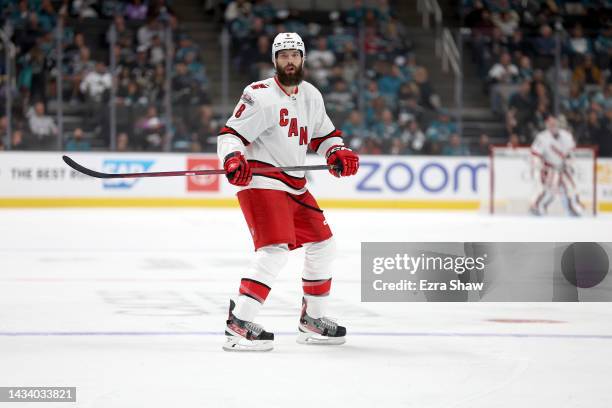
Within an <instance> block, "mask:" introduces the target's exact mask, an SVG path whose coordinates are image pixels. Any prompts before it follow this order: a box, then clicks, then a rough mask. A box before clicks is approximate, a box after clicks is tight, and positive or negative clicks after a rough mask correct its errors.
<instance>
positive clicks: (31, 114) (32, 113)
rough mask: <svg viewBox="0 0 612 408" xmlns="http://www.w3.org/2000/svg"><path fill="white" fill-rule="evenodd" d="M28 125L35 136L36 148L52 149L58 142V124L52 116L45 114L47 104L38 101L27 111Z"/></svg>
mask: <svg viewBox="0 0 612 408" xmlns="http://www.w3.org/2000/svg"><path fill="white" fill-rule="evenodd" d="M26 116H27V118H28V125H29V127H30V132H31V134H32V136H33V140H32V146H31V147H33V148H35V149H41V150H46V149H51V148H52V147H54V146H55V145H56V143H57V139H56V136H57V134H58V129H57V125H56V124H55V121H54V120H53V118H52V117H51V116H48V115H46V114H45V105H43V103H42V102H36V103H35V104H34V106H33V107H31V108H30V109H29V110H28V112H27V113H26Z"/></svg>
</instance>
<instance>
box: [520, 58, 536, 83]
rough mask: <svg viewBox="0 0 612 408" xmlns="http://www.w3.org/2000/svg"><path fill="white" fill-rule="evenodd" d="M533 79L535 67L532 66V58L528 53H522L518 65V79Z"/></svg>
mask: <svg viewBox="0 0 612 408" xmlns="http://www.w3.org/2000/svg"><path fill="white" fill-rule="evenodd" d="M531 79H533V67H532V66H531V59H530V58H529V57H528V56H527V55H522V56H521V57H520V59H519V66H518V81H521V82H522V81H525V80H531Z"/></svg>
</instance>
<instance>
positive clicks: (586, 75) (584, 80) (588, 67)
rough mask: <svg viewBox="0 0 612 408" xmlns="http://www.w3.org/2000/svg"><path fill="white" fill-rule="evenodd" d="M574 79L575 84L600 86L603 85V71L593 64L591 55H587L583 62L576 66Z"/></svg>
mask: <svg viewBox="0 0 612 408" xmlns="http://www.w3.org/2000/svg"><path fill="white" fill-rule="evenodd" d="M573 79H574V81H575V82H579V83H581V84H586V85H600V84H601V83H602V79H603V76H602V74H601V70H600V69H599V68H598V67H597V66H595V65H594V64H593V56H592V55H591V54H586V55H585V56H584V60H583V62H582V63H581V64H579V65H577V66H576V68H575V69H574V76H573Z"/></svg>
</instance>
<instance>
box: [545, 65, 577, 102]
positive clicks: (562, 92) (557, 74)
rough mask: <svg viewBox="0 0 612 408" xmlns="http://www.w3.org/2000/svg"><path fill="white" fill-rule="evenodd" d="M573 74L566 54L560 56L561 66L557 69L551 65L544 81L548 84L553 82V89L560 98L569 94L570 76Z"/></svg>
mask: <svg viewBox="0 0 612 408" xmlns="http://www.w3.org/2000/svg"><path fill="white" fill-rule="evenodd" d="M573 75H574V73H573V71H572V69H571V68H570V65H569V57H568V56H567V55H562V56H561V66H560V67H559V69H558V70H557V69H556V67H555V66H551V67H550V68H549V69H548V72H547V73H546V81H547V82H548V83H549V84H555V89H556V91H557V93H558V95H559V96H560V97H561V98H565V97H567V96H568V95H569V88H570V84H571V83H572V76H573Z"/></svg>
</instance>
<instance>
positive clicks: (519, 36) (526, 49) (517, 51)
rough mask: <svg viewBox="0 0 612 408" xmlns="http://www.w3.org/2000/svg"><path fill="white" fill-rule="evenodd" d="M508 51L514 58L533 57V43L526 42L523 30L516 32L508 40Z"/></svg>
mask: <svg viewBox="0 0 612 408" xmlns="http://www.w3.org/2000/svg"><path fill="white" fill-rule="evenodd" d="M507 49H508V52H509V53H510V54H511V55H512V56H513V57H514V58H520V57H521V56H522V55H526V56H531V55H532V54H533V48H532V46H531V43H530V42H529V41H527V40H525V38H524V36H523V31H522V30H516V31H515V32H514V33H512V36H510V37H509V38H508V44H507Z"/></svg>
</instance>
